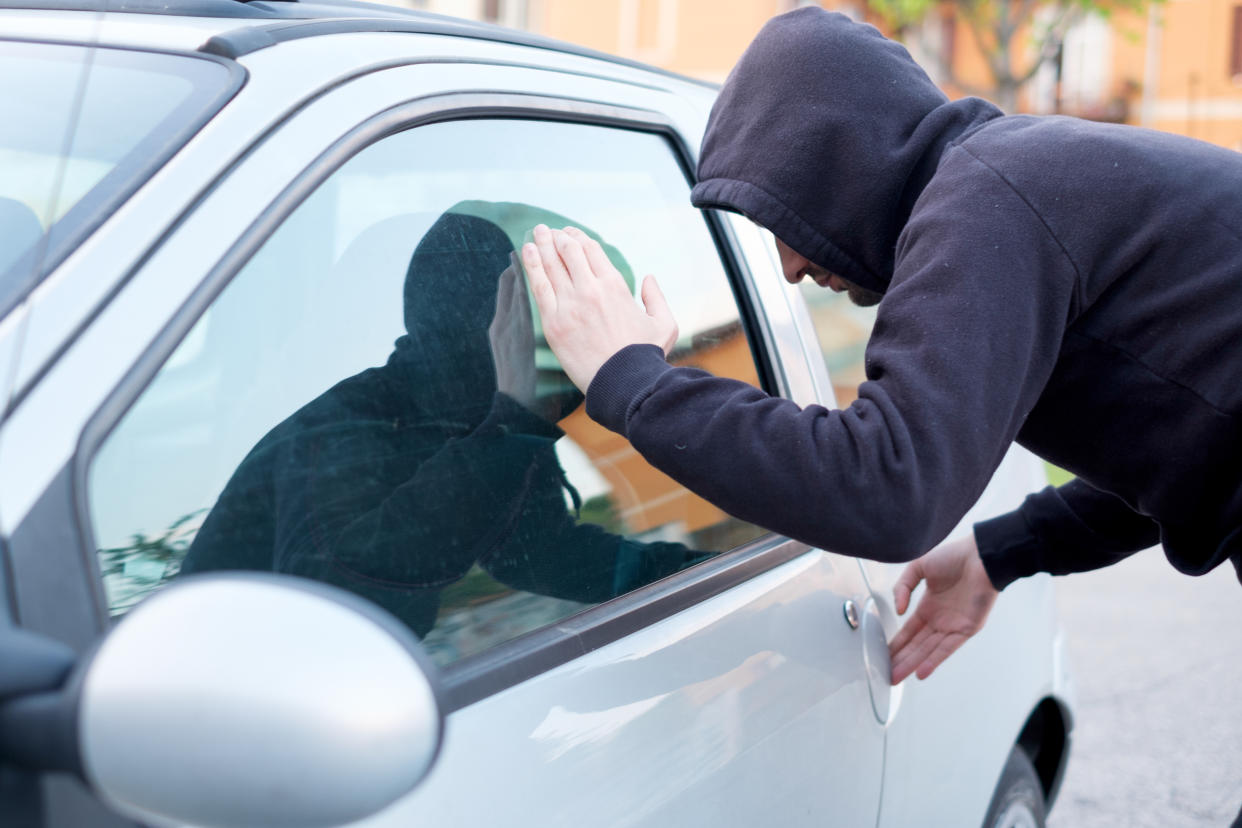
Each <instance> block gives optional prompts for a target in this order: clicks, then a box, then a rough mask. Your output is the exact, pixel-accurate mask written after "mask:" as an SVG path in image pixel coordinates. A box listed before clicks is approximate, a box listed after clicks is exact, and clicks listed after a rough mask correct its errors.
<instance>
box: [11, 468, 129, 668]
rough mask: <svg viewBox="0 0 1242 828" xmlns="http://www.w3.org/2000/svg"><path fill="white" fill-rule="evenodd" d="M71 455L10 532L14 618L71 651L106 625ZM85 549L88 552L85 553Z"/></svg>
mask: <svg viewBox="0 0 1242 828" xmlns="http://www.w3.org/2000/svg"><path fill="white" fill-rule="evenodd" d="M73 470H74V461H73V460H72V459H71V460H70V461H69V462H68V463H66V464H65V466H64V467H63V468H62V469H61V470H60V471H59V472H58V473H57V474H56V476H55V477H54V478H53V479H52V481H51V482H50V483H49V484H48V485H47V488H46V489H44V490H43V493H42V494H41V495H40V496H39V499H38V500H36V501H35V504H34V506H32V507H31V509H30V511H29V512H28V513H27V514H26V516H25V518H23V519H22V522H21V523H20V524H19V525H18V526H17V528H16V529H14V530H13V532H12V534H11V535H10V536H9V539H8V544H9V553H10V554H9V561H10V567H11V570H10V571H11V575H12V577H13V587H14V594H15V595H16V606H15V607H14V609H15V611H16V620H17V623H18V624H19V625H20V626H21V627H22V628H23V629H26V630H29V631H31V632H36V633H40V634H42V635H47V636H50V637H52V638H55V639H57V640H58V641H62V642H64V643H65V644H68V645H69V646H70V647H72V648H73V649H74V650H75V651H76V652H79V653H81V652H83V651H85V650H86V649H87V648H88V647H90V646H91V644H92V642H93V641H94V640H95V639H96V638H97V637H98V636H99V633H100V632H101V631H102V630H105V629H107V627H108V623H109V622H108V619H107V615H106V614H103V615H101V613H100V607H104V606H106V605H107V602H106V600H105V599H104V597H103V596H104V590H103V578H102V576H101V574H100V570H99V562H98V559H97V556H96V555H95V552H94V548H93V547H91V546H90V543H91V541H92V540H93V539H92V537H91V535H90V533H89V532H88V531H87V524H86V523H85V522H83V520H82V516H83V515H84V514H85V513H84V511H83V510H82V509H81V501H80V498H78V497H77V493H76V492H75V490H74V486H73V482H74V480H73ZM88 549H89V552H88Z"/></svg>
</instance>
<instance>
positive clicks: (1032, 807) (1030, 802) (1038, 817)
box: [983, 747, 1044, 828]
mask: <svg viewBox="0 0 1242 828" xmlns="http://www.w3.org/2000/svg"><path fill="white" fill-rule="evenodd" d="M983 826H984V828H1044V789H1043V787H1042V786H1041V785H1040V783H1039V777H1038V776H1037V775H1036V774H1035V766H1034V765H1032V764H1031V760H1030V759H1029V758H1028V757H1027V755H1026V753H1024V752H1023V751H1022V748H1019V747H1015V748H1014V749H1013V752H1012V753H1010V754H1009V760H1008V761H1006V762H1005V770H1004V771H1002V772H1001V778H1000V782H997V783H996V792H995V793H994V794H992V804H991V805H989V806H988V815H987V818H985V819H984V820H983Z"/></svg>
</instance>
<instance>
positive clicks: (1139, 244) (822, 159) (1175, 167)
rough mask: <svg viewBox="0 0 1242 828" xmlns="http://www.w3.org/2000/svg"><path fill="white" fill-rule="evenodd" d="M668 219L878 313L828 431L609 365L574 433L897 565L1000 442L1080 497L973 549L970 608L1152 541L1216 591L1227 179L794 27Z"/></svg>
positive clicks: (1241, 391) (959, 500) (1229, 496)
mask: <svg viewBox="0 0 1242 828" xmlns="http://www.w3.org/2000/svg"><path fill="white" fill-rule="evenodd" d="M699 178H700V181H699V183H698V185H697V186H696V187H695V188H694V191H693V195H692V199H693V201H694V203H695V204H696V205H697V206H699V207H704V208H718V209H723V210H731V211H735V212H739V213H742V214H744V215H746V216H748V217H750V218H751V219H753V220H754V221H756V222H758V223H759V224H761V225H763V226H764V227H767V228H768V229H770V230H771V231H772V232H773V233H774V234H775V235H776V237H777V238H780V239H782V240H783V241H785V242H786V243H787V244H788V245H790V246H791V247H792V248H793V249H794V250H795V251H796V252H798V253H800V254H801V255H803V256H805V257H806V258H808V259H810V260H811V261H812V262H813V263H815V264H817V265H819V266H821V267H824V268H827V269H828V270H830V271H832V272H835V273H837V274H839V275H840V276H842V277H844V278H846V279H848V280H850V281H853V282H855V283H857V284H859V285H861V286H863V287H866V288H869V289H871V290H874V291H879V292H882V293H883V294H884V298H883V301H882V302H881V303H880V305H879V313H878V318H877V321H876V325H875V328H874V331H873V333H872V337H871V340H870V342H869V343H868V346H867V352H866V376H867V381H866V382H864V383H863V384H862V385H861V387H860V388H859V394H858V399H857V400H856V401H855V402H854V403H853V404H851V405H850V406H849V408H846V409H842V410H829V409H826V408H823V407H820V406H814V405H813V406H808V407H806V408H800V407H798V406H797V405H795V404H793V403H791V402H789V401H786V400H780V399H776V398H773V397H770V396H767V395H765V394H763V393H762V392H759V391H757V390H755V389H753V388H750V387H748V386H746V385H743V384H741V383H737V382H733V381H730V380H726V379H721V378H716V377H712V376H710V375H708V374H706V373H704V372H702V371H698V370H695V369H690V368H673V367H670V366H669V365H668V364H667V363H666V362H665V361H664V360H663V358H662V356H661V354H660V352H659V350H658V349H656V348H655V347H653V346H631V347H629V348H626V349H624V350H622V351H620V352H619V353H617V354H616V355H614V356H613V357H612V359H611V360H609V361H608V363H606V364H605V365H604V367H603V368H602V369H601V370H600V372H599V373H598V375H597V376H596V378H595V380H594V381H593V383H592V384H591V387H590V389H589V392H588V395H587V407H588V411H589V412H590V413H591V415H592V416H593V417H595V419H597V420H598V421H600V422H601V423H603V424H604V425H606V426H608V427H609V428H612V429H614V430H616V431H618V432H620V433H621V434H624V435H625V436H626V437H627V438H628V439H629V440H630V441H631V442H632V443H633V444H634V446H635V447H636V448H637V449H638V450H639V451H640V452H641V453H642V454H643V455H644V456H645V457H646V458H647V459H648V460H650V461H651V462H652V463H653V464H655V465H656V466H658V467H659V468H661V469H662V470H664V471H665V472H667V473H668V474H669V475H671V476H672V477H674V478H675V479H677V480H678V481H680V482H682V483H683V484H685V485H686V486H688V487H689V488H691V489H693V490H694V491H696V492H698V493H700V494H702V495H704V496H705V497H707V498H708V499H709V500H711V501H713V502H715V503H716V504H718V505H720V506H721V507H723V508H724V509H726V510H728V511H729V512H731V513H733V514H735V515H737V516H738V517H740V518H742V519H744V520H749V521H752V522H755V523H758V524H761V525H763V526H766V527H768V528H770V529H772V530H775V531H778V532H781V533H783V534H786V535H789V536H791V537H794V538H797V539H800V540H803V541H806V542H808V543H811V544H814V545H815V546H819V547H823V548H826V549H831V550H834V551H837V552H841V553H845V554H850V555H857V556H859V557H864V558H871V559H875V560H881V561H904V560H909V559H911V558H914V557H916V556H918V555H920V554H922V553H924V552H926V551H927V550H929V549H930V548H932V547H933V546H934V545H935V544H937V543H938V542H939V541H941V540H942V539H943V538H944V537H945V536H946V534H947V533H948V532H949V531H950V530H951V529H952V528H953V526H954V525H955V524H956V523H957V522H958V521H959V520H960V519H961V517H962V516H963V515H964V514H965V512H966V510H967V509H968V508H969V507H970V506H971V504H972V503H974V501H975V500H976V499H977V498H978V496H979V495H980V493H981V492H982V491H983V488H984V486H985V485H986V484H987V482H988V480H989V478H990V477H991V475H992V473H993V471H995V469H996V467H997V466H998V465H999V463H1000V461H1001V459H1002V457H1003V456H1004V454H1005V452H1006V450H1007V448H1008V447H1009V444H1010V443H1011V442H1012V441H1013V440H1015V439H1016V440H1017V441H1018V442H1019V443H1021V444H1023V445H1025V446H1027V447H1028V448H1030V449H1031V450H1033V451H1034V452H1035V453H1037V454H1039V455H1041V456H1042V457H1045V458H1047V459H1048V460H1050V461H1052V462H1054V463H1056V464H1058V465H1061V466H1063V467H1065V468H1066V469H1068V470H1070V471H1071V472H1073V473H1074V474H1076V475H1077V477H1078V479H1077V480H1076V481H1075V482H1073V483H1071V484H1069V485H1067V486H1063V487H1061V488H1060V489H1046V490H1045V491H1043V492H1040V493H1037V494H1034V495H1032V496H1031V497H1029V498H1028V499H1027V501H1026V502H1025V503H1024V504H1023V506H1022V507H1021V508H1020V509H1018V510H1017V511H1015V512H1013V513H1011V514H1009V515H1005V516H1003V517H1000V518H997V519H995V520H992V521H987V522H985V523H982V524H979V525H977V526H976V528H975V533H976V538H977V540H978V541H979V546H980V553H981V555H982V556H983V559H984V563H985V566H986V567H987V569H988V572H989V575H990V576H991V578H992V580H993V582H994V583H995V584H996V585H997V586H999V587H1003V586H1004V585H1005V584H1007V583H1009V582H1010V581H1012V580H1013V579H1014V578H1017V577H1021V576H1023V575H1029V574H1032V573H1034V572H1039V571H1048V572H1053V573H1066V572H1073V571H1080V570H1085V569H1092V568H1096V567H1099V566H1104V565H1107V564H1109V563H1112V562H1115V561H1116V560H1118V559H1120V558H1122V557H1124V556H1125V555H1127V554H1130V553H1132V552H1134V551H1137V550H1138V549H1141V548H1144V547H1146V546H1150V545H1152V544H1155V543H1157V542H1161V543H1163V545H1164V548H1165V551H1166V554H1167V555H1168V557H1169V559H1170V560H1171V561H1172V562H1173V564H1174V565H1175V566H1176V567H1177V568H1178V569H1180V570H1182V571H1183V572H1187V573H1192V574H1199V573H1203V572H1206V571H1208V570H1210V569H1212V568H1213V567H1215V566H1217V565H1218V564H1220V563H1221V562H1223V561H1224V560H1225V559H1227V558H1230V557H1232V559H1233V561H1234V564H1235V565H1237V566H1239V567H1240V569H1239V577H1242V155H1239V154H1237V153H1234V152H1230V151H1228V150H1225V149H1221V148H1219V147H1214V146H1210V145H1208V144H1204V143H1201V142H1197V141H1193V140H1191V139H1187V138H1182V137H1177V136H1172V135H1166V134H1162V133H1158V132H1153V131H1149V130H1143V129H1137V128H1133V127H1126V126H1114V125H1104V124H1097V123H1090V122H1086V121H1081V120H1077V119H1073V118H1064V117H1033V116H1004V115H1002V113H1001V112H1000V111H999V110H997V109H996V108H995V107H993V106H992V105H991V104H988V103H986V102H984V101H981V100H978V99H965V100H959V101H953V102H950V101H949V100H948V99H947V98H946V97H945V96H944V95H943V94H942V93H941V92H940V91H939V90H938V89H937V88H936V86H935V85H934V84H933V83H932V82H931V81H930V79H929V78H928V77H927V75H926V74H924V72H923V71H922V70H921V69H920V68H919V67H918V66H917V65H916V64H915V63H914V61H913V60H912V59H911V58H910V56H909V55H908V54H907V53H906V51H905V49H903V48H902V47H901V46H900V45H899V44H897V43H894V42H892V41H890V40H887V39H885V38H884V37H883V36H882V35H880V33H879V32H878V31H876V30H875V29H874V28H872V27H870V26H866V25H859V24H855V23H853V22H851V21H850V20H848V19H847V18H845V17H843V16H841V15H836V14H830V13H826V12H824V11H822V10H821V9H818V8H805V9H799V10H798V11H794V12H791V13H789V14H786V15H782V16H780V17H777V18H775V19H773V20H772V21H770V22H769V23H768V24H767V26H765V27H764V29H763V30H762V31H761V32H760V33H759V35H758V37H757V38H756V39H755V41H754V43H753V44H752V45H751V46H750V47H749V49H748V50H747V51H746V53H745V54H744V55H743V57H742V59H741V61H740V62H739V63H738V65H737V67H736V68H735V69H734V71H733V72H732V74H731V75H730V76H729V79H728V80H727V81H726V83H725V85H724V88H723V90H722V92H721V95H720V98H719V100H718V101H717V103H716V105H715V107H714V109H713V110H712V114H711V119H710V122H709V125H708V129H707V134H706V137H705V138H704V141H703V147H702V152H701V156H700V162H699Z"/></svg>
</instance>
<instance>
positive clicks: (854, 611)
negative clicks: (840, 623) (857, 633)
mask: <svg viewBox="0 0 1242 828" xmlns="http://www.w3.org/2000/svg"><path fill="white" fill-rule="evenodd" d="M841 610H842V612H844V613H845V623H847V624H849V625H850V629H851V630H856V629H858V625H859V624H860V623H862V622H861V621H860V619H859V617H858V605H857V604H855V603H854V600H853V599H852V598H847V599H845V606H843V607H841Z"/></svg>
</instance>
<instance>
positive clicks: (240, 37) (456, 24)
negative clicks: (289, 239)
mask: <svg viewBox="0 0 1242 828" xmlns="http://www.w3.org/2000/svg"><path fill="white" fill-rule="evenodd" d="M359 32H385V33H405V34H428V35H444V36H447V37H462V38H468V39H470V40H487V41H491V42H494V43H507V44H510V45H513V46H528V47H531V48H535V49H544V50H546V51H552V52H561V53H564V54H568V55H576V56H577V57H585V58H590V59H592V60H599V61H603V62H605V63H611V64H613V65H616V66H627V67H630V68H632V69H640V70H642V71H643V72H645V73H648V74H657V75H663V76H664V77H668V78H674V79H676V80H678V81H681V82H683V83H690V84H694V85H695V86H701V87H705V88H707V89H717V88H718V85H717V84H714V83H711V82H709V81H705V80H702V79H700V78H692V77H689V76H687V75H680V74H678V73H676V72H670V71H668V70H667V69H660V68H659V67H656V66H650V65H648V64H646V63H641V62H639V61H637V60H630V59H629V58H623V57H619V56H617V55H610V54H608V53H606V52H600V51H597V50H595V49H589V48H587V47H586V46H579V45H577V44H574V43H564V42H562V41H559V40H553V39H552V38H550V37H543V36H541V35H537V34H531V33H530V32H522V31H516V30H513V29H505V28H502V27H500V26H490V25H486V24H482V23H471V22H469V21H463V20H455V19H453V18H451V17H434V16H423V15H412V16H411V17H410V19H408V20H401V19H392V18H369V17H357V18H345V19H328V20H297V21H289V22H280V23H263V24H258V25H251V26H246V27H245V28H241V29H237V30H235V31H231V32H224V33H223V34H218V35H216V36H214V37H212V38H210V39H208V41H207V42H206V43H204V44H203V45H202V46H201V47H199V48H200V49H201V50H202V51H204V52H206V53H208V54H213V55H219V56H221V57H227V58H233V59H236V58H239V57H242V56H243V55H248V54H251V53H252V52H257V51H259V50H261V49H267V48H269V47H271V46H275V45H277V44H278V43H287V42H289V41H291V40H301V39H303V38H308V37H320V36H323V35H333V34H356V33H359Z"/></svg>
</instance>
